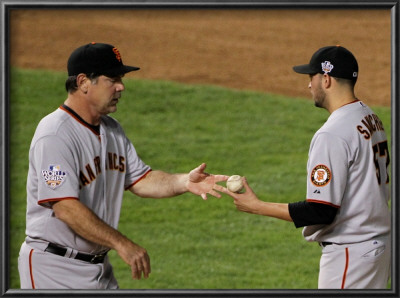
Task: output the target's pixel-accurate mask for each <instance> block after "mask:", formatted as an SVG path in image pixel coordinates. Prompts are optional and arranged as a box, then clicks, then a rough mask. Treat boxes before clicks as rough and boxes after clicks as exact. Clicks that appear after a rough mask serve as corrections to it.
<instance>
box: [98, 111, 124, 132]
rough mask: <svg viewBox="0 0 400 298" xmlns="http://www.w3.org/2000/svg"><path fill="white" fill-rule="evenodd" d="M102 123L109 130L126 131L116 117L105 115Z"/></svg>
mask: <svg viewBox="0 0 400 298" xmlns="http://www.w3.org/2000/svg"><path fill="white" fill-rule="evenodd" d="M101 123H102V125H103V126H104V127H105V128H106V129H107V130H113V131H114V132H119V133H124V129H123V128H122V125H121V124H120V123H119V121H118V120H116V119H115V118H113V117H111V116H108V115H105V116H102V117H101Z"/></svg>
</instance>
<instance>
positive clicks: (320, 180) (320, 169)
mask: <svg viewBox="0 0 400 298" xmlns="http://www.w3.org/2000/svg"><path fill="white" fill-rule="evenodd" d="M331 179H332V174H331V170H330V169H329V168H328V167H327V166H325V165H317V166H316V167H314V169H313V170H312V171H311V182H312V183H313V184H314V185H315V186H318V187H322V186H325V185H327V184H328V183H329V182H330V181H331Z"/></svg>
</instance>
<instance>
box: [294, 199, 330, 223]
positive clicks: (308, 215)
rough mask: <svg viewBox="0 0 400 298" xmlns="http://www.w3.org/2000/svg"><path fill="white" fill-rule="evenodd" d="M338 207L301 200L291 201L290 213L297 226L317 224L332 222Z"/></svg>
mask: <svg viewBox="0 0 400 298" xmlns="http://www.w3.org/2000/svg"><path fill="white" fill-rule="evenodd" d="M337 210H338V208H335V207H333V206H330V205H326V204H322V203H314V202H307V201H301V202H297V203H289V213H290V216H291V217H292V219H293V222H294V225H295V226H296V228H300V227H304V226H311V225H317V224H330V223H332V222H333V220H334V219H335V216H336V213H337Z"/></svg>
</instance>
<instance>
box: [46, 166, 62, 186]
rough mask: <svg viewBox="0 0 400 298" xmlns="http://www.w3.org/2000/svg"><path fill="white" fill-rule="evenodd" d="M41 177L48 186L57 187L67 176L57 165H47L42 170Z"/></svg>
mask: <svg viewBox="0 0 400 298" xmlns="http://www.w3.org/2000/svg"><path fill="white" fill-rule="evenodd" d="M42 177H43V180H44V182H45V183H46V184H47V186H48V187H50V188H52V189H55V188H57V187H59V186H60V185H61V184H62V183H63V182H64V181H65V178H66V177H67V172H65V171H62V170H61V167H60V166H59V165H49V168H48V169H47V170H42Z"/></svg>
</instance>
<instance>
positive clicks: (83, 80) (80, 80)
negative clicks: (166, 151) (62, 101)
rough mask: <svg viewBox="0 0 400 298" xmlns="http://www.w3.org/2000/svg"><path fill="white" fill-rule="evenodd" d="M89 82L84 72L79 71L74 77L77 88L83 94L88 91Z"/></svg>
mask: <svg viewBox="0 0 400 298" xmlns="http://www.w3.org/2000/svg"><path fill="white" fill-rule="evenodd" d="M89 84H90V80H89V78H88V77H87V76H86V75H85V74H84V73H80V74H79V75H78V76H77V77H76V85H77V86H78V90H80V91H82V92H83V93H85V94H86V93H87V92H88V88H89Z"/></svg>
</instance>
